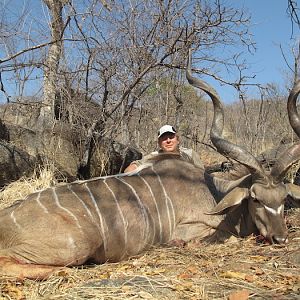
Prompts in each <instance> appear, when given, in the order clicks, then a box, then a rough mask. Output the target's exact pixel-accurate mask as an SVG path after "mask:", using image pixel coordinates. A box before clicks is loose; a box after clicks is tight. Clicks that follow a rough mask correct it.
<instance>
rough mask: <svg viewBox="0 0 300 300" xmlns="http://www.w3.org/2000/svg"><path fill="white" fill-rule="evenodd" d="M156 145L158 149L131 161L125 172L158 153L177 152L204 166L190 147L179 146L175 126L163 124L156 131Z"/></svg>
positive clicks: (186, 158) (187, 159)
mask: <svg viewBox="0 0 300 300" xmlns="http://www.w3.org/2000/svg"><path fill="white" fill-rule="evenodd" d="M157 142H158V146H159V150H158V151H154V152H152V153H150V154H148V155H146V156H144V157H143V158H142V159H141V160H136V161H133V162H132V163H131V164H130V165H129V166H128V167H127V168H126V169H125V171H124V172H125V173H126V172H131V171H133V170H135V169H136V168H137V167H138V166H140V165H142V164H143V163H145V162H146V161H147V160H149V159H150V158H152V157H154V156H155V155H158V154H159V153H165V152H170V153H179V154H180V155H181V157H182V158H183V159H184V160H186V161H189V162H191V163H193V164H194V165H196V166H197V167H200V168H204V166H203V163H202V161H201V159H200V157H199V155H198V154H197V153H196V152H195V151H194V150H192V149H187V148H183V147H179V144H180V139H179V135H178V134H177V132H176V130H175V128H174V127H173V126H171V125H164V126H162V127H161V128H160V129H159V131H158V140H157Z"/></svg>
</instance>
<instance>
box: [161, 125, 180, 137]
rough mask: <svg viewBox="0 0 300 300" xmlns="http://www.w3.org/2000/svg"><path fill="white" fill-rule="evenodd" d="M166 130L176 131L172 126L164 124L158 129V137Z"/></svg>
mask: <svg viewBox="0 0 300 300" xmlns="http://www.w3.org/2000/svg"><path fill="white" fill-rule="evenodd" d="M166 132H171V133H176V130H175V128H174V127H173V126H171V125H164V126H162V127H161V128H160V129H159V131H158V137H161V136H162V135H163V134H164V133H166Z"/></svg>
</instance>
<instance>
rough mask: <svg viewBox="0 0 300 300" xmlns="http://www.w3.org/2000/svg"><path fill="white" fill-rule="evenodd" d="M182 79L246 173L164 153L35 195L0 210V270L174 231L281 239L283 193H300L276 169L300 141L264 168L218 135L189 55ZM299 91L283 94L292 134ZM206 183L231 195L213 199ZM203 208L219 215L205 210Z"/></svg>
mask: <svg viewBox="0 0 300 300" xmlns="http://www.w3.org/2000/svg"><path fill="white" fill-rule="evenodd" d="M187 78H188V80H189V82H190V83H191V84H192V85H193V86H196V87H198V88H200V89H202V90H204V91H205V92H206V93H207V94H209V95H210V97H211V98H212V100H213V103H214V110H215V115H214V120H213V125H212V129H211V139H212V142H213V143H214V144H215V146H216V148H217V149H218V151H219V152H220V153H223V154H225V155H227V156H229V157H230V158H231V159H234V160H236V161H237V162H239V163H241V164H242V165H243V166H246V167H247V168H248V169H249V174H247V175H245V176H244V177H243V178H241V179H239V180H237V181H234V182H233V181H231V182H227V183H226V184H225V183H224V182H221V183H220V180H219V181H218V180H217V179H214V180H210V179H211V178H210V177H207V176H205V172H204V170H203V169H201V168H197V167H195V166H194V165H192V164H190V163H188V162H186V161H183V160H181V159H180V157H179V156H177V155H171V154H170V155H167V154H165V155H163V154H162V155H160V156H157V157H156V158H154V159H153V160H152V161H149V163H147V164H145V165H143V166H140V167H139V168H138V169H137V170H136V171H134V172H132V173H127V174H119V175H114V176H108V177H100V178H95V179H91V180H86V181H78V182H74V183H71V184H66V185H62V186H57V187H51V188H48V189H46V190H42V191H39V192H36V193H34V194H31V195H29V196H28V197H27V198H26V199H25V200H22V201H19V202H17V203H15V204H14V205H12V206H11V207H9V208H6V209H4V210H2V211H0V274H8V275H13V276H18V277H22V276H23V277H28V278H44V277H46V276H47V275H48V274H50V273H51V272H53V271H54V270H56V268H57V267H61V266H76V265H81V264H84V263H87V262H93V263H103V262H106V261H119V260H122V259H125V258H127V257H129V256H132V255H135V254H138V253H140V252H141V251H143V250H146V249H148V248H150V247H151V246H153V245H156V244H164V243H167V242H168V241H171V240H173V239H182V240H190V239H192V238H196V237H197V238H200V239H201V238H207V237H214V236H215V235H218V233H220V232H221V236H224V235H226V234H225V232H223V231H222V230H223V229H225V230H228V231H232V232H234V233H237V234H239V235H247V234H250V233H251V232H253V231H255V230H256V229H258V230H259V231H260V233H261V234H263V235H264V236H265V237H267V238H269V239H270V240H271V241H274V242H282V243H283V242H285V241H286V238H287V231H286V227H285V223H284V219H283V204H284V199H285V197H286V196H287V195H288V194H290V195H292V196H296V198H298V196H299V195H300V192H299V188H298V187H296V186H293V185H284V184H283V183H282V177H283V175H284V173H285V172H286V170H287V168H288V167H289V166H290V165H291V164H292V163H293V162H294V161H296V159H299V157H300V146H299V145H296V146H293V147H292V148H291V149H290V150H289V151H288V152H286V153H285V154H284V156H283V157H282V158H281V159H279V160H278V163H277V165H275V166H274V167H273V169H272V171H271V173H270V174H266V173H265V172H264V170H263V169H262V168H261V166H260V165H259V163H258V162H257V161H256V160H255V159H254V158H253V157H252V156H251V155H250V154H248V153H246V152H245V151H244V150H242V149H241V148H239V147H238V146H236V145H233V144H231V143H229V142H227V141H226V140H225V139H224V138H223V137H222V131H223V109H222V105H221V102H220V101H219V98H218V96H217V94H216V93H215V92H214V90H212V89H211V88H210V87H209V86H207V85H206V84H204V83H203V82H202V81H200V80H198V79H195V78H193V77H192V76H191V71H190V60H189V68H188V70H187ZM299 91H300V84H298V85H296V86H295V87H294V89H293V91H292V93H291V95H290V98H289V106H290V109H289V111H290V113H291V115H292V117H291V125H292V127H293V128H294V130H295V131H297V132H299V131H300V130H298V129H297V126H298V127H300V126H299V125H298V124H299V122H298V119H297V116H298V115H297V111H296V108H295V105H296V104H295V102H296V98H297V96H298V93H299ZM295 128H296V129H295ZM206 179H208V180H206ZM211 183H214V185H213V186H211V187H212V188H213V187H216V186H217V187H218V188H219V190H222V192H226V193H227V194H226V196H225V197H224V198H223V199H222V200H221V201H220V202H219V203H218V204H217V205H216V202H215V200H214V197H213V196H212V194H211V192H210V188H209V187H210V184H211ZM243 200H245V201H243ZM232 207H234V208H237V210H239V214H238V221H236V220H235V219H234V218H232V216H231V215H232V214H231V213H229V214H228V216H226V217H225V219H224V218H223V216H219V215H218V214H222V213H223V212H224V211H225V210H227V209H230V208H232ZM244 207H247V209H244ZM237 210H235V212H236V211H237ZM209 211H210V212H212V213H213V214H216V215H208V214H206V212H209ZM228 226H232V227H231V228H230V227H228Z"/></svg>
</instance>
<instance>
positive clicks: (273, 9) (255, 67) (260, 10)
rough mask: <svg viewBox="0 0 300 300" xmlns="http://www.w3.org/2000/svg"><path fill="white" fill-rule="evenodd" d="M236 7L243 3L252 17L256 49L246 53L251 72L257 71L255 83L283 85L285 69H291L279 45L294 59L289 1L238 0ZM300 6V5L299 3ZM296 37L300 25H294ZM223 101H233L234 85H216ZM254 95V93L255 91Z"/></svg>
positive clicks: (285, 80)
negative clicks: (227, 86) (253, 51)
mask: <svg viewBox="0 0 300 300" xmlns="http://www.w3.org/2000/svg"><path fill="white" fill-rule="evenodd" d="M231 3H233V4H235V5H237V6H243V7H244V8H245V9H247V11H248V12H249V13H250V14H251V16H252V24H253V25H252V28H251V32H252V33H253V35H254V36H253V39H254V41H255V42H256V43H257V45H256V47H257V51H256V52H255V53H254V54H253V55H250V54H249V55H247V59H248V62H251V66H252V71H253V72H255V73H256V77H255V80H254V81H255V82H257V83H260V84H266V83H276V84H279V85H280V86H281V87H282V88H284V84H285V83H286V82H287V78H286V76H285V75H284V72H287V71H288V68H287V66H286V63H285V61H284V58H283V56H282V54H281V50H280V46H279V45H280V44H281V46H282V48H283V50H284V52H285V54H286V55H287V56H288V58H289V62H290V63H291V62H292V59H291V51H290V49H291V46H292V45H293V41H292V40H291V36H292V24H291V21H290V19H289V17H288V15H287V12H286V10H287V1H286V0H239V1H237V0H236V1H231ZM298 6H299V4H298ZM293 37H294V38H295V37H298V39H299V28H298V27H294V36H293ZM217 89H218V92H219V94H220V95H221V97H222V99H223V101H224V102H232V101H235V100H236V99H235V98H236V96H237V95H236V94H235V92H234V89H232V88H226V87H225V88H224V86H223V87H220V88H217ZM252 93H253V96H255V92H254V91H253V92H252Z"/></svg>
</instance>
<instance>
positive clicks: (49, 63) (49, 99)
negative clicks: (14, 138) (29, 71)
mask: <svg viewBox="0 0 300 300" xmlns="http://www.w3.org/2000/svg"><path fill="white" fill-rule="evenodd" d="M43 1H44V3H45V4H46V5H47V7H48V9H49V12H50V14H51V23H50V26H49V27H50V29H51V37H50V44H49V50H48V53H47V59H46V62H45V66H44V97H43V106H42V108H41V115H40V117H41V119H42V121H43V122H44V124H45V121H46V123H49V122H50V123H51V119H53V117H54V105H55V98H56V95H57V84H58V66H59V62H60V59H61V55H62V51H63V41H62V40H63V33H64V29H65V27H66V25H67V23H66V24H64V21H63V18H62V10H63V8H64V6H65V5H66V4H67V3H68V2H69V1H68V0H43Z"/></svg>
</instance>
